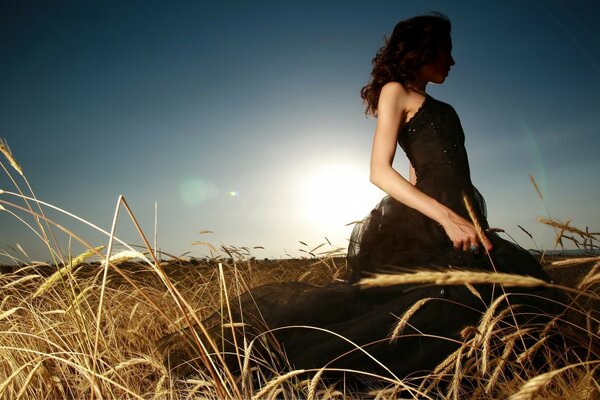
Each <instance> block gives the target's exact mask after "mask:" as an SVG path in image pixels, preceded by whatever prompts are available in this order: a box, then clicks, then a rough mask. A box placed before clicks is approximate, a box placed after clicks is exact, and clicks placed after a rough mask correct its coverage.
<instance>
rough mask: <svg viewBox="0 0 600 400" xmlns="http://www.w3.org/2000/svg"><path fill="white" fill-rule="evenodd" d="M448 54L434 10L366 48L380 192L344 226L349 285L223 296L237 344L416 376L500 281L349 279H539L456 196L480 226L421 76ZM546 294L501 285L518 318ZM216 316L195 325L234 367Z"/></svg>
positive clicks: (434, 74)
mask: <svg viewBox="0 0 600 400" xmlns="http://www.w3.org/2000/svg"><path fill="white" fill-rule="evenodd" d="M451 50H452V41H451V38H450V22H449V21H448V19H446V18H445V17H443V16H441V15H437V14H436V15H427V16H419V17H415V18H411V19H408V20H404V21H401V22H400V23H398V24H397V25H396V27H395V29H394V31H393V33H392V35H391V37H390V38H389V39H387V40H386V43H385V45H384V46H383V47H382V48H381V49H380V51H379V52H378V53H377V56H376V57H375V58H374V60H373V62H374V67H373V71H372V80H371V82H370V83H369V84H368V85H367V86H365V87H364V88H363V89H362V92H361V94H362V97H363V99H364V100H365V102H366V105H367V112H368V113H370V114H373V115H376V116H377V117H378V118H377V127H376V130H375V136H374V140H373V149H372V155H371V180H372V182H373V183H374V184H376V185H377V186H379V187H380V188H382V189H383V190H384V191H385V192H386V193H388V195H389V196H387V197H385V198H384V199H383V201H382V202H381V203H380V204H379V205H378V206H377V207H376V208H375V209H374V210H373V211H372V212H371V214H370V215H369V216H368V217H367V218H366V219H365V220H364V221H363V222H362V223H360V224H357V225H356V227H355V229H354V231H353V233H352V236H351V242H350V247H349V251H348V282H346V283H338V284H331V285H329V286H326V287H317V286H313V285H308V284H303V283H299V282H288V283H279V284H273V285H265V286H260V287H257V288H254V289H252V290H251V291H250V292H248V293H246V294H244V295H242V296H241V297H240V298H238V299H235V300H233V301H231V306H232V308H233V310H232V311H231V313H232V315H233V321H232V322H244V329H245V331H244V332H242V329H238V330H237V331H236V335H238V334H239V335H240V336H241V335H242V334H245V335H246V343H247V341H248V340H252V339H256V338H261V340H254V342H253V343H254V345H253V350H254V351H255V352H258V353H259V355H258V356H257V358H260V357H264V358H265V359H267V360H271V361H270V362H272V360H273V358H272V357H273V354H274V353H275V352H273V351H271V350H269V348H271V349H272V348H278V349H279V350H282V352H280V353H278V354H282V353H283V354H285V358H286V361H287V362H289V364H290V365H291V367H292V368H298V369H310V368H321V367H324V366H325V367H329V368H343V369H353V370H362V371H367V372H370V373H379V374H382V375H384V376H388V377H391V376H395V377H404V376H407V375H409V374H415V373H426V371H430V370H432V369H433V368H435V366H436V365H437V364H438V363H439V362H440V361H441V360H443V359H444V358H445V357H446V356H447V355H448V354H449V353H450V352H451V351H453V350H454V349H456V348H458V347H459V346H460V344H461V342H462V339H461V337H460V332H461V330H462V329H463V328H464V327H465V326H469V325H471V326H473V325H477V324H478V321H479V319H480V318H481V316H482V313H484V312H485V310H486V307H487V305H489V304H490V303H491V301H493V299H494V298H496V297H497V296H498V295H499V294H501V293H502V292H503V290H505V291H508V290H509V289H508V288H506V289H503V290H501V289H500V288H494V287H493V286H490V285H480V286H476V288H477V291H478V294H477V295H476V294H474V291H473V290H472V287H471V288H467V287H465V286H464V285H448V286H439V285H414V284H413V285H406V284H403V285H400V284H395V285H392V286H376V287H364V286H362V285H360V284H359V285H356V284H355V283H356V282H357V281H358V280H359V279H360V278H362V277H364V276H371V275H372V274H373V273H387V274H390V273H391V274H393V273H398V272H403V273H405V272H410V271H415V270H418V269H427V270H431V269H436V270H438V271H439V270H443V271H447V270H448V269H449V268H462V269H476V270H485V271H492V270H494V269H495V270H497V271H499V272H508V273H516V274H522V275H530V276H534V277H538V278H541V279H544V280H547V276H546V274H545V273H544V271H543V270H542V268H541V267H540V265H539V264H538V263H537V262H536V261H535V259H534V258H533V257H532V256H531V255H530V254H529V253H528V252H526V251H525V250H523V249H521V248H520V247H518V246H516V245H514V244H511V243H509V242H507V241H505V240H503V239H501V238H500V237H499V236H498V235H496V234H495V233H493V232H487V231H486V232H485V233H483V234H479V235H478V232H477V230H476V228H475V225H474V224H473V223H472V222H471V219H470V216H469V213H468V210H467V208H466V207H465V201H464V200H463V199H464V198H466V199H467V200H468V202H469V203H470V204H471V207H472V212H473V213H474V215H475V216H476V219H477V220H478V223H479V224H480V225H481V228H482V229H487V228H488V224H487V221H486V217H485V205H484V202H483V198H482V197H481V195H479V193H478V192H477V191H476V190H475V188H474V187H473V185H472V183H471V179H470V174H469V165H468V161H467V156H466V152H465V147H464V134H463V130H462V128H461V125H460V121H459V119H458V116H457V115H456V113H455V111H454V109H453V108H452V107H451V106H449V105H448V104H445V103H443V102H441V101H438V100H435V99H433V98H432V97H430V96H429V95H428V94H427V92H426V89H427V85H428V84H429V83H436V84H440V83H443V82H444V80H445V79H446V76H447V75H448V72H449V71H450V68H451V67H452V66H453V65H454V60H453V58H452V55H451ZM397 143H399V144H400V146H401V147H402V149H403V150H404V152H405V153H406V155H407V156H408V158H409V160H410V163H411V167H410V171H409V174H408V179H407V178H405V177H403V176H402V175H401V174H400V173H398V172H396V171H395V170H394V169H393V168H392V160H393V158H394V155H395V152H396V147H397ZM488 254H489V257H488ZM490 260H492V261H490ZM545 297H548V292H546V291H544V290H539V289H535V288H534V289H528V290H527V291H526V292H524V291H523V290H521V289H519V290H518V293H512V294H511V296H510V301H511V304H519V306H520V308H519V310H520V311H525V312H523V313H522V314H521V315H522V317H519V322H523V323H525V322H530V321H531V320H532V319H535V318H537V316H540V315H544V313H546V314H547V313H552V312H554V311H553V310H552V307H551V306H550V305H549V303H548V302H545V301H544V298H545ZM418 302H421V304H420V308H419V309H418V311H417V312H415V313H414V315H412V317H411V318H410V321H409V322H410V323H409V324H408V325H407V327H406V328H405V330H404V331H403V333H402V335H400V336H399V337H394V338H390V332H391V331H392V330H393V329H394V327H395V326H396V325H397V323H398V320H399V318H400V317H401V316H402V315H403V314H404V313H405V312H406V311H407V310H408V309H409V308H410V307H411V306H413V305H414V304H417V303H418ZM225 319H228V316H227V315H226V316H225ZM222 321H223V317H222V315H221V314H219V313H215V314H214V315H213V316H212V317H210V318H208V319H207V320H205V321H204V325H205V326H206V327H207V329H208V335H209V336H210V337H212V338H213V339H215V341H217V342H218V343H223V342H224V343H225V344H226V346H225V347H226V351H227V352H228V353H227V354H229V356H227V360H226V362H227V364H228V365H229V367H230V368H231V369H233V370H236V369H239V368H240V367H241V364H240V358H238V356H237V355H235V352H236V351H235V348H234V346H235V344H236V343H238V344H241V343H244V341H243V340H242V338H241V337H239V338H237V341H236V340H233V339H234V338H233V337H232V336H233V335H232V330H231V329H229V328H225V329H223V327H222ZM512 322H515V321H514V320H513V321H512ZM197 331H199V330H197ZM199 335H200V337H203V335H204V333H202V332H199ZM179 337H180V336H179V333H175V334H173V335H171V336H168V337H166V338H164V339H163V340H162V342H161V348H162V349H163V351H165V352H166V353H167V354H168V355H170V356H171V357H172V358H171V360H170V361H171V365H174V363H176V360H177V359H179V360H180V361H183V360H186V359H189V356H187V357H186V356H182V353H185V352H186V351H189V350H190V348H183V349H182V348H179V349H176V347H177V346H175V344H176V343H181V341H180V340H179V339H177V338H179ZM223 339H225V340H223ZM262 339H264V340H262ZM238 354H241V355H242V356H243V354H244V352H243V350H242V351H238ZM188 365H189V364H188ZM271 366H272V365H271V364H269V367H271Z"/></svg>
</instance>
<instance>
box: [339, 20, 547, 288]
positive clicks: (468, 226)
mask: <svg viewBox="0 0 600 400" xmlns="http://www.w3.org/2000/svg"><path fill="white" fill-rule="evenodd" d="M451 50H452V41H451V38H450V22H449V21H448V19H447V18H445V17H443V16H442V15H439V14H434V15H427V16H419V17H415V18H411V19H408V20H405V21H401V22H400V23H398V24H397V25H396V27H395V29H394V31H393V33H392V36H391V37H390V38H389V39H388V40H387V42H386V44H385V46H383V47H382V48H381V49H380V51H379V52H378V53H377V56H376V57H375V58H374V60H373V64H374V68H373V71H372V80H371V82H370V83H369V84H368V85H367V86H365V87H364V88H363V89H362V91H361V95H362V97H363V99H364V100H365V102H366V104H367V113H369V114H372V115H376V116H377V117H378V120H377V128H376V130H375V137H374V140H373V148H372V153H371V181H372V182H373V183H374V184H375V185H377V186H379V187H380V188H381V189H382V190H383V191H384V192H386V193H387V194H388V195H389V196H388V197H386V198H384V200H383V201H382V202H381V203H380V205H379V206H378V207H377V208H376V209H375V210H373V212H372V213H371V215H370V216H369V217H368V218H367V219H366V220H365V221H363V223H362V224H359V225H357V226H356V228H355V230H354V232H353V234H352V237H351V242H350V247H349V251H348V256H349V262H350V265H351V268H350V271H349V275H348V278H349V280H350V281H353V282H354V281H356V280H357V279H359V278H360V277H361V276H363V275H364V274H365V273H368V272H377V271H379V272H393V270H398V269H402V267H404V266H407V267H411V268H412V267H415V266H422V267H425V266H434V267H442V266H447V265H454V266H462V267H475V268H480V269H485V270H492V269H493V268H494V265H495V266H496V269H497V270H498V271H502V272H510V273H517V274H525V275H532V276H535V277H538V278H542V279H547V276H546V275H545V274H544V273H543V271H542V269H541V267H540V266H539V264H538V263H537V262H536V261H535V260H534V259H533V257H531V255H530V254H529V253H528V252H526V251H524V250H523V249H521V248H519V247H518V246H515V245H513V244H511V243H509V242H507V241H505V240H503V239H501V238H500V237H498V235H496V234H494V233H483V234H481V235H479V236H478V234H477V232H476V229H475V226H474V224H473V223H472V222H471V221H470V219H471V217H470V216H469V213H468V211H467V208H466V207H465V199H464V198H465V197H466V200H467V201H468V202H470V204H471V205H472V207H473V211H474V214H475V216H476V219H477V220H478V222H479V223H480V224H481V225H482V227H483V228H484V229H487V228H488V225H487V221H486V217H485V204H484V201H483V198H482V197H481V195H480V194H479V193H478V192H477V190H476V189H475V188H474V187H473V185H472V183H471V179H470V172H469V164H468V160H467V155H466V152H465V148H464V133H463V131H462V127H461V125H460V121H459V119H458V116H457V115H456V112H455V111H454V109H453V108H452V107H451V106H449V105H448V104H445V103H442V102H440V101H437V100H435V99H433V98H431V97H430V96H429V95H428V94H427V93H426V91H425V90H426V87H427V84H428V83H430V82H431V83H436V84H441V83H443V82H444V81H445V79H446V77H447V76H448V72H449V71H450V68H451V67H452V66H453V65H454V59H453V58H452V55H451ZM397 143H399V144H400V146H401V147H402V149H403V150H404V151H405V153H406V155H407V157H408V159H409V161H410V171H409V178H408V180H407V179H405V178H404V177H403V176H402V175H400V174H399V173H398V172H396V171H395V170H394V169H393V168H392V160H393V158H394V154H395V151H396V147H397ZM486 253H489V254H490V255H492V259H493V261H494V265H492V263H490V262H489V258H488V257H486V256H485V254H486Z"/></svg>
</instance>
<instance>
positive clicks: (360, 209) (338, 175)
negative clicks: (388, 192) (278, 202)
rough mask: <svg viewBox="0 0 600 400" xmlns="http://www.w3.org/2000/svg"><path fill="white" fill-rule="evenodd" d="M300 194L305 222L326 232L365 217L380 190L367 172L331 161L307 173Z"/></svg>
mask: <svg viewBox="0 0 600 400" xmlns="http://www.w3.org/2000/svg"><path fill="white" fill-rule="evenodd" d="M300 197H301V201H302V203H301V205H300V206H301V208H302V209H303V213H302V215H304V218H305V219H306V222H307V223H309V224H311V225H316V226H317V227H318V228H319V229H323V230H325V232H324V233H327V232H329V231H331V230H340V229H343V228H344V227H345V225H346V224H348V223H350V222H353V221H356V220H360V219H362V218H363V217H365V216H366V215H367V214H368V213H369V211H371V209H372V208H373V207H374V206H375V204H376V203H377V202H378V201H379V200H380V199H381V197H382V192H381V191H380V190H378V189H377V188H376V187H375V186H374V185H373V184H371V183H370V182H369V177H368V171H363V170H362V169H359V168H357V167H355V166H352V165H344V164H342V165H339V164H333V165H328V166H324V167H320V168H318V169H316V170H315V171H314V172H312V173H310V174H308V175H307V177H306V180H305V182H304V185H303V188H302V195H301V196H300Z"/></svg>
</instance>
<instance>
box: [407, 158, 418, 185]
mask: <svg viewBox="0 0 600 400" xmlns="http://www.w3.org/2000/svg"><path fill="white" fill-rule="evenodd" d="M408 164H409V166H408V181H409V182H410V184H411V185H413V186H415V185H416V184H417V174H416V172H415V167H413V165H412V163H410V162H409V163H408Z"/></svg>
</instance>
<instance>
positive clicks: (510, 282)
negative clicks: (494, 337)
mask: <svg viewBox="0 0 600 400" xmlns="http://www.w3.org/2000/svg"><path fill="white" fill-rule="evenodd" d="M406 283H434V284H436V285H463V284H465V283H470V284H501V285H504V286H515V287H536V286H548V285H549V284H548V282H546V281H544V280H542V279H538V278H534V277H531V276H524V275H515V274H506V273H501V272H475V271H458V270H453V271H448V272H437V271H420V272H415V273H409V274H396V275H392V274H375V275H374V276H373V277H371V278H364V279H362V280H360V281H359V282H358V285H359V286H361V287H364V288H369V287H385V286H393V285H400V284H406Z"/></svg>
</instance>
